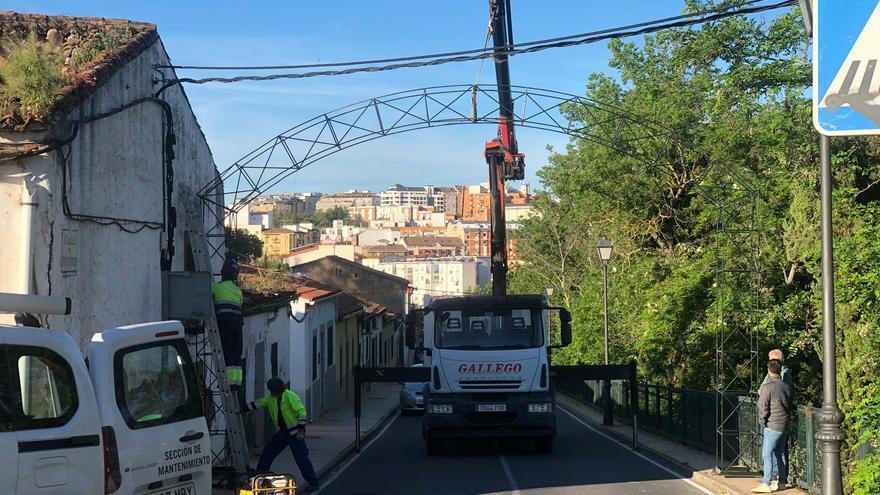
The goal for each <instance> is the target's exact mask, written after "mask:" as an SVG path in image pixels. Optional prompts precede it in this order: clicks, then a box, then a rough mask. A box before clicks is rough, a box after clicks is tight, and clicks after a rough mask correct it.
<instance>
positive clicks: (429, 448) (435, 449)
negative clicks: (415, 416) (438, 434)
mask: <svg viewBox="0 0 880 495" xmlns="http://www.w3.org/2000/svg"><path fill="white" fill-rule="evenodd" d="M442 446H443V445H442V444H441V443H440V440H437V439H436V438H430V437H428V438H425V452H426V453H427V454H428V455H431V456H434V455H438V454H440V451H441V450H442V449H441V447H442Z"/></svg>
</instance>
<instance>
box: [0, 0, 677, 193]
mask: <svg viewBox="0 0 880 495" xmlns="http://www.w3.org/2000/svg"><path fill="white" fill-rule="evenodd" d="M487 4H488V2H487V1H486V0H446V1H440V2H437V1H433V2H427V1H413V0H409V1H405V0H378V1H369V2H368V1H347V2H329V1H328V2H314V1H287V2H268V1H254V2H224V1H215V2H201V1H187V0H177V1H165V0H156V1H151V2H120V1H118V0H116V1H111V0H95V1H82V0H76V1H71V0H60V1H59V0H47V1H40V2H27V1H25V2H22V1H18V0H6V2H4V6H3V8H4V10H15V11H20V12H34V13H45V14H67V15H77V16H100V17H116V18H126V19H132V20H139V21H147V22H153V23H156V24H157V25H158V29H159V34H160V35H161V37H162V40H163V43H164V44H165V47H166V49H167V50H168V52H169V54H170V56H171V59H172V61H173V62H174V63H175V64H180V65H186V64H202V65H260V64H300V63H317V62H330V61H343V60H357V59H367V58H377V57H379V58H381V57H386V56H399V55H412V54H419V53H431V52H439V51H450V50H461V49H470V48H477V47H482V45H483V42H484V40H485V34H486V25H487V23H488V5H487ZM683 8H684V0H617V1H614V2H604V1H602V2H600V1H597V0H589V1H585V0H544V1H534V0H512V7H511V9H512V11H513V18H514V36H515V40H516V41H518V42H520V41H529V40H536V39H541V38H548V37H553V36H560V35H565V34H572V33H579V32H585V31H591V30H595V29H599V28H605V27H611V26H617V25H621V24H629V23H633V22H639V21H644V20H650V19H655V18H660V17H666V16H670V15H676V14H678V13H680V12H681V11H682V9H683ZM607 61H608V50H607V47H606V44H605V43H600V44H595V45H588V46H581V47H573V48H565V49H558V50H549V51H544V52H540V53H536V54H531V55H523V56H517V57H514V58H513V59H512V61H511V64H512V65H511V72H512V81H513V84H517V85H523V86H534V87H541V88H547V89H553V90H557V91H562V92H567V93H574V94H578V95H582V94H583V93H584V86H585V83H586V80H587V76H588V75H589V74H590V73H591V72H596V71H609V69H608V67H607ZM479 65H480V63H479V62H466V63H458V64H447V65H442V66H437V67H429V68H421V69H403V70H398V71H393V72H384V73H376V74H358V75H348V76H341V77H332V78H327V77H323V78H312V79H300V80H291V81H273V82H260V83H256V82H250V83H239V84H235V85H222V84H211V85H200V86H196V85H186V87H185V89H186V92H187V94H188V95H189V98H190V100H191V102H192V105H193V108H194V110H195V113H196V116H197V117H198V119H199V122H200V123H201V125H202V127H203V129H204V131H205V134H206V135H207V138H208V142H209V144H210V145H211V149H212V150H213V152H214V158H215V161H216V163H217V167H218V168H219V169H220V170H223V169H225V168H226V167H228V166H229V165H230V164H232V163H233V162H235V160H236V159H238V158H240V157H241V156H243V155H245V154H247V153H248V152H250V151H251V150H253V149H254V148H256V147H257V146H259V145H260V144H262V143H263V142H265V141H266V140H268V139H269V138H271V137H272V136H274V135H276V134H278V133H279V132H281V131H283V130H285V129H288V128H290V127H293V126H294V125H296V124H297V123H299V122H302V121H304V120H307V119H309V118H311V117H314V116H315V115H319V114H322V113H325V112H327V111H329V110H332V109H335V108H338V107H341V106H344V105H347V104H349V103H353V102H356V101H360V100H363V99H366V98H370V97H373V96H380V95H384V94H388V93H392V92H396V91H403V90H408V89H414V88H421V87H425V86H435V85H442V84H471V83H473V82H474V80H475V79H476V76H477V69H478V68H479ZM178 75H179V76H181V77H183V76H187V77H198V76H205V75H208V74H205V73H200V72H198V71H179V73H178ZM210 75H220V74H218V73H215V72H212V73H210ZM494 77H495V76H494V70H493V68H492V67H491V64H486V65H485V67H484V68H483V71H482V76H481V78H480V81H481V82H489V83H491V82H494ZM493 137H494V131H492V130H491V129H490V128H488V127H485V126H453V127H448V128H445V129H429V130H422V131H415V132H412V133H405V134H402V135H398V136H392V137H387V138H383V139H378V140H375V141H372V142H370V143H367V144H364V145H360V146H357V147H354V148H351V149H349V150H346V151H344V152H342V153H337V154H335V155H333V156H332V157H330V158H328V159H326V160H322V161H320V162H318V163H316V164H315V165H313V166H311V167H308V168H307V169H305V170H303V171H301V172H299V173H298V174H295V175H294V176H293V177H292V178H290V179H288V180H286V181H285V182H283V183H282V184H281V185H280V187H278V188H276V191H292V190H296V191H322V192H329V191H338V190H346V189H351V188H357V189H372V190H382V189H384V188H386V187H387V186H388V185H389V184H392V183H396V182H400V183H404V184H412V185H417V184H426V183H431V184H436V185H445V184H461V183H477V182H480V181H485V180H486V179H487V170H486V166H485V162H484V160H483V157H482V150H483V144H484V142H485V141H487V140H488V139H491V138H493ZM518 138H519V143H520V149H521V151H523V152H525V153H526V164H527V174H528V177H530V178H531V179H530V181H531V182H532V183H533V185H534V186H537V180H536V179H535V178H534V174H535V172H536V171H537V170H538V169H539V168H540V167H541V166H543V165H544V164H545V163H546V159H547V156H548V152H547V151H546V147H547V146H548V145H551V146H554V147H556V148H557V149H562V148H563V147H564V145H565V143H566V141H567V140H566V139H565V137H564V136H559V135H553V134H549V133H546V132H540V131H529V130H522V131H521V132H519V133H518Z"/></svg>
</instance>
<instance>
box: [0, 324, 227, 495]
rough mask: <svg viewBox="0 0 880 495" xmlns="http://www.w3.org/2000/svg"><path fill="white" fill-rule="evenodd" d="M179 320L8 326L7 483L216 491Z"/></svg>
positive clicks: (1, 379) (1, 431) (0, 445)
mask: <svg viewBox="0 0 880 495" xmlns="http://www.w3.org/2000/svg"><path fill="white" fill-rule="evenodd" d="M197 387H198V385H197V380H196V373H195V369H194V367H193V364H192V361H191V360H190V355H189V351H188V350H187V346H186V342H185V340H184V330H183V326H182V325H181V324H180V322H177V321H166V322H157V323H145V324H141V325H132V326H127V327H119V328H113V329H110V330H104V331H102V332H100V333H96V334H95V335H94V336H93V337H92V341H91V342H90V343H89V347H88V365H87V363H86V361H85V360H83V357H82V354H81V352H80V350H79V348H78V347H77V345H76V343H75V342H74V340H73V338H72V337H71V336H70V335H68V334H67V333H65V332H62V331H58V330H46V329H41V328H29V327H9V326H0V492H2V493H4V494H16V495H31V494H33V495H38V494H39V495H48V494H51V495H64V494H71V495H73V494H76V495H82V494H102V493H116V494H126V495H128V494H131V495H135V494H136V495H146V494H150V495H209V494H210V490H211V461H212V457H211V446H210V439H209V435H208V427H207V424H206V422H205V418H204V415H203V414H204V413H203V410H202V402H201V398H200V394H199V390H198V388H197Z"/></svg>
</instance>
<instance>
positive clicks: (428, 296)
mask: <svg viewBox="0 0 880 495" xmlns="http://www.w3.org/2000/svg"><path fill="white" fill-rule="evenodd" d="M362 263H363V264H364V266H367V267H370V268H373V269H375V270H379V271H382V272H385V273H388V274H391V275H394V276H396V277H403V278H405V279H407V280H408V281H409V283H410V284H411V285H412V288H413V290H412V296H411V298H410V302H411V303H412V304H415V305H417V306H422V307H424V306H425V305H427V304H428V303H430V301H431V300H432V299H433V298H435V297H440V296H456V295H465V294H468V293H470V292H472V291H474V290H476V289H478V288H485V287H486V285H487V284H488V283H489V265H488V260H485V259H478V258H473V257H456V258H438V259H426V260H395V259H388V258H386V259H379V258H364V259H363V260H362Z"/></svg>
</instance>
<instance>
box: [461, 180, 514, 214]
mask: <svg viewBox="0 0 880 495" xmlns="http://www.w3.org/2000/svg"><path fill="white" fill-rule="evenodd" d="M524 184H525V183H524ZM523 188H524V189H523ZM521 189H523V190H525V191H528V184H525V185H524V186H521ZM523 190H515V189H508V190H507V193H506V194H505V205H510V204H513V205H525V204H528V203H529V201H531V196H530V195H529V193H528V192H523ZM491 213H492V196H491V194H490V193H489V188H488V186H487V185H485V184H480V185H477V186H467V187H466V188H465V189H464V191H463V193H462V214H461V219H462V220H464V221H466V222H488V221H489V219H490V216H491ZM505 216H506V215H505Z"/></svg>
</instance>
